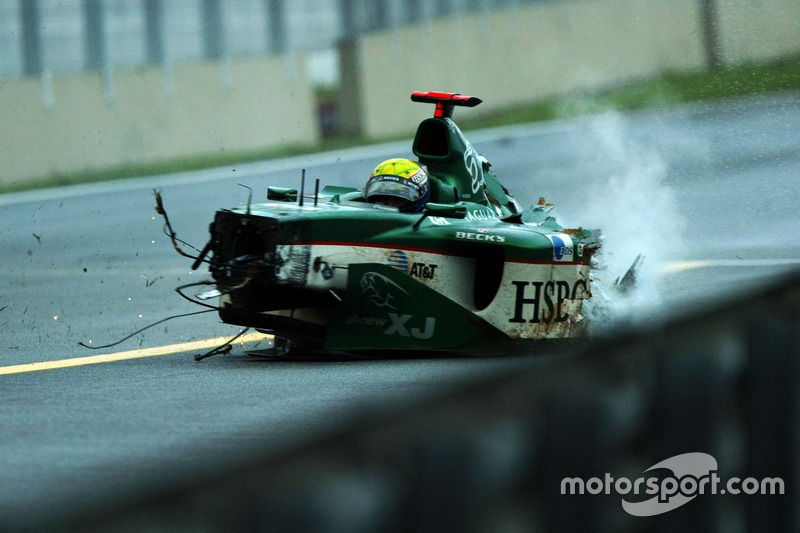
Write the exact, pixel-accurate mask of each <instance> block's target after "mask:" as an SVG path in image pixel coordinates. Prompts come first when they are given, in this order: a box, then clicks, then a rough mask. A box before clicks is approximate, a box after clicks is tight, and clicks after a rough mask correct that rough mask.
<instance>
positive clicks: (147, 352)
mask: <svg viewBox="0 0 800 533" xmlns="http://www.w3.org/2000/svg"><path fill="white" fill-rule="evenodd" d="M269 338H271V336H270V335H266V334H264V333H248V334H246V335H242V336H241V337H239V338H238V339H236V341H235V342H234V343H233V344H244V343H247V342H255V341H259V340H266V339H269ZM230 339H231V337H217V338H215V339H204V340H199V341H192V342H182V343H179V344H169V345H167V346H154V347H153V348H143V349H141V350H129V351H126V352H117V353H109V354H103V355H90V356H87V357H73V358H71V359H59V360H56V361H41V362H38V363H26V364H22V365H12V366H0V376H4V375H7V374H22V373H25V372H37V371H39V370H54V369H57V368H69V367H73V366H85V365H97V364H100V363H113V362H115V361H126V360H128V359H142V358H145V357H158V356H162V355H171V354H175V353H180V352H191V351H193V350H210V349H212V348H216V347H217V346H221V345H223V344H225V343H226V342H228V341H229V340H230Z"/></svg>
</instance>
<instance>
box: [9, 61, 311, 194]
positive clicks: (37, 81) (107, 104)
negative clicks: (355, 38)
mask: <svg viewBox="0 0 800 533" xmlns="http://www.w3.org/2000/svg"><path fill="white" fill-rule="evenodd" d="M0 123H2V127H1V128H0V154H2V157H0V186H3V185H6V186H7V185H13V184H17V183H20V182H22V183H30V182H35V181H37V180H42V179H45V178H48V177H51V176H53V175H59V174H67V173H79V172H82V171H93V170H103V169H108V168H114V167H118V166H121V165H125V164H142V163H153V162H163V161H172V160H177V159H181V158H190V157H197V156H203V155H213V154H219V153H225V152H229V153H237V152H242V151H248V150H259V149H264V148H269V147H274V146H280V145H287V144H293V143H313V142H316V140H317V138H318V136H319V135H318V132H317V119H316V107H315V103H314V94H313V88H312V85H311V82H310V80H309V78H308V75H307V72H306V66H305V63H304V59H303V58H302V56H299V55H292V56H286V57H282V56H271V57H261V58H257V59H251V60H244V61H236V62H233V61H231V62H226V63H213V64H212V63H195V64H188V65H181V66H176V67H174V68H172V69H165V68H162V67H158V66H155V67H145V68H139V69H131V70H120V71H118V72H113V73H105V74H103V73H98V72H84V73H80V74H69V75H56V76H52V77H48V76H46V75H45V76H42V77H26V78H16V79H8V80H0Z"/></svg>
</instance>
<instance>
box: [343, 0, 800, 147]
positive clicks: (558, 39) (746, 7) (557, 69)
mask: <svg viewBox="0 0 800 533" xmlns="http://www.w3.org/2000/svg"><path fill="white" fill-rule="evenodd" d="M715 5H716V7H717V10H716V33H717V43H718V53H719V56H720V60H721V62H722V64H723V65H726V66H733V65H738V64H742V63H746V62H755V61H764V60H770V59H775V58H779V57H785V56H787V55H791V54H797V53H798V52H800V25H799V24H798V23H797V21H798V20H800V2H797V0H717V1H716V2H715ZM340 54H341V61H342V80H343V84H342V86H343V87H344V88H345V89H347V91H344V92H345V95H344V100H343V102H342V106H341V109H342V115H343V116H342V125H343V128H344V129H345V131H348V132H350V133H360V134H363V135H366V136H368V137H382V136H386V135H393V134H400V133H404V132H407V131H411V132H413V128H414V127H415V126H416V124H417V123H418V122H419V120H420V119H421V118H423V117H424V116H426V115H427V114H428V113H426V112H424V111H422V110H421V109H420V108H419V104H412V103H411V102H410V101H409V94H410V93H411V92H412V91H414V90H439V91H453V92H459V93H462V94H469V95H473V96H478V97H481V98H483V99H484V100H485V102H484V103H483V104H482V105H481V106H480V107H479V108H476V109H475V110H470V111H468V113H470V116H478V115H480V114H488V113H491V112H493V111H496V110H498V109H501V108H506V107H509V106H513V105H515V104H519V103H525V102H530V101H532V100H536V99H539V98H543V97H549V96H555V95H559V94H564V93H569V92H572V91H577V90H587V89H593V88H597V87H602V86H608V85H614V84H619V83H622V82H624V81H626V80H631V79H635V78H639V77H644V76H650V75H654V74H657V73H659V72H662V71H664V70H666V69H675V70H691V69H698V70H699V69H703V68H706V66H707V59H706V49H705V45H704V31H703V26H702V24H701V1H700V0H670V1H669V2H664V1H660V2H642V1H640V0H574V1H561V2H549V3H537V4H534V5H530V6H525V7H521V6H514V7H509V8H506V9H502V10H498V11H493V12H486V13H482V14H474V15H470V16H461V17H454V18H451V19H447V20H441V21H436V22H431V23H426V24H422V25H418V26H412V27H404V28H399V29H393V30H388V31H385V32H381V33H375V34H370V35H368V36H366V37H364V38H361V39H359V40H354V41H348V42H346V43H344V44H343V45H342V46H341V47H340ZM460 113H462V114H463V113H466V111H461V112H460ZM458 114H459V112H458V111H456V120H458ZM462 116H463V115H462Z"/></svg>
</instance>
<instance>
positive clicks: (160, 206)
mask: <svg viewBox="0 0 800 533" xmlns="http://www.w3.org/2000/svg"><path fill="white" fill-rule="evenodd" d="M153 195H154V196H155V197H156V213H158V214H159V215H161V216H162V217H164V235H166V236H167V237H169V239H170V241H172V247H173V248H175V251H176V252H178V253H179V254H181V255H182V256H184V257H188V258H189V259H194V260H195V262H196V263H200V262H203V257H202V255H204V254H203V252H202V250H198V249H197V248H196V247H195V246H192V245H191V244H189V243H188V242H186V241H184V240H182V239H179V238H178V234H177V233H175V230H174V229H172V223H170V221H169V216H167V211H166V210H165V209H164V199H163V198H162V197H161V193H160V192H159V191H158V190H156V189H153ZM178 243H181V244H183V245H184V246H188V247H189V248H191V249H192V250H194V251H196V252H197V253H198V255H191V254H188V253H186V252H184V251H183V249H182V248H181V247H180V246H178ZM206 253H208V251H206ZM205 262H208V261H205ZM195 268H196V267H195Z"/></svg>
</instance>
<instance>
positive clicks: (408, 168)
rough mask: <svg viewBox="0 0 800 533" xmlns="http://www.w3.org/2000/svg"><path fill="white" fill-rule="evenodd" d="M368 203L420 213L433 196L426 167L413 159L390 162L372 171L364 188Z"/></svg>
mask: <svg viewBox="0 0 800 533" xmlns="http://www.w3.org/2000/svg"><path fill="white" fill-rule="evenodd" d="M364 196H365V197H366V198H367V201H369V202H374V203H379V204H384V205H389V206H392V207H397V208H399V209H400V211H405V212H410V213H416V212H420V211H422V210H423V209H424V208H425V204H427V203H428V200H429V199H430V196H431V188H430V184H429V183H428V173H427V172H426V171H425V167H424V166H422V165H420V164H419V163H417V162H416V161H411V160H410V159H402V158H395V159H387V160H386V161H384V162H383V163H381V164H380V165H378V166H377V167H375V170H373V171H372V175H371V176H370V177H369V180H368V181H367V186H366V187H365V188H364Z"/></svg>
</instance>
